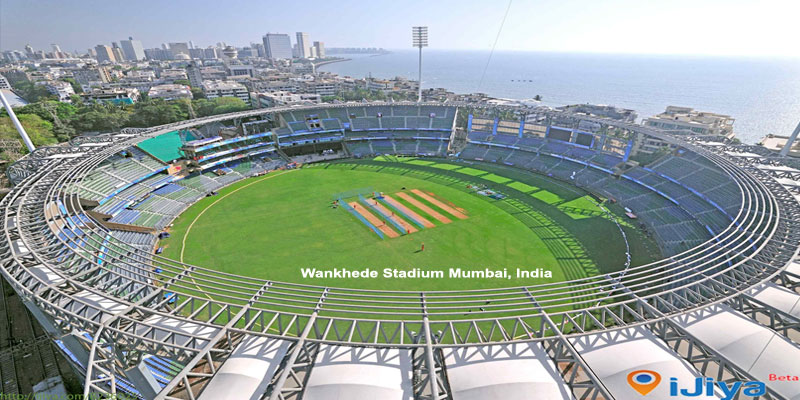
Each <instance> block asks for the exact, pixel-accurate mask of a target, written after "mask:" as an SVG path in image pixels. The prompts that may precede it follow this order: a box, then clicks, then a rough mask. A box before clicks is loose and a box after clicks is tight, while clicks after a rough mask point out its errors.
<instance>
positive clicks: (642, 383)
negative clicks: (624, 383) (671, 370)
mask: <svg viewBox="0 0 800 400" xmlns="http://www.w3.org/2000/svg"><path fill="white" fill-rule="evenodd" d="M660 382H661V375H659V374H658V372H655V371H650V370H646V369H640V370H638V371H633V372H631V373H630V374H628V384H629V385H631V387H632V388H633V389H634V390H636V391H637V392H639V394H641V395H642V396H645V395H647V394H648V393H650V392H652V391H653V389H655V388H656V386H658V384H659V383H660Z"/></svg>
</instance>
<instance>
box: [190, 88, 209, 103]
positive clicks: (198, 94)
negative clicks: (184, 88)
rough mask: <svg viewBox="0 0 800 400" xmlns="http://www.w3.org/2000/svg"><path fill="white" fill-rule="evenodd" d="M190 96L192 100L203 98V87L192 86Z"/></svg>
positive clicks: (204, 96)
mask: <svg viewBox="0 0 800 400" xmlns="http://www.w3.org/2000/svg"><path fill="white" fill-rule="evenodd" d="M192 98H193V99H194V100H199V99H205V98H206V95H205V93H203V89H202V88H198V87H193V88H192Z"/></svg>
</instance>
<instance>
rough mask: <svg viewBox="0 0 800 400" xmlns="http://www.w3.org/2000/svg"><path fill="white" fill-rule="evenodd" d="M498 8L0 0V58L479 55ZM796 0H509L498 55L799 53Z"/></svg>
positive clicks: (452, 3) (449, 1)
mask: <svg viewBox="0 0 800 400" xmlns="http://www.w3.org/2000/svg"><path fill="white" fill-rule="evenodd" d="M508 4H509V2H508V1H507V0H424V1H420V0H394V1H388V0H362V1H355V0H294V1H284V0H262V1H241V0H215V1H203V0H167V1H164V0H159V1H153V0H136V1H125V2H118V1H107V0H103V1H97V0H57V1H56V0H0V50H9V49H18V50H22V49H23V48H24V46H25V45H26V44H28V43H29V44H31V46H33V47H34V48H35V49H43V50H46V51H50V49H51V47H50V44H51V43H56V44H59V45H60V46H61V48H62V49H63V50H67V51H75V50H78V51H80V52H86V49H88V48H89V47H94V46H95V45H97V44H101V43H102V44H110V43H111V42H112V41H119V40H122V39H127V38H128V36H133V37H134V38H135V39H139V40H141V41H142V43H143V45H144V47H145V48H149V47H158V46H160V44H161V43H166V42H188V41H190V40H191V41H193V42H194V43H195V45H196V46H200V47H205V46H208V45H211V44H215V43H217V42H225V43H227V44H232V45H235V46H245V45H248V44H249V43H251V42H258V43H260V42H261V37H262V36H263V35H264V34H265V33H267V32H279V33H289V34H290V35H291V37H292V42H293V43H294V32H297V31H303V32H308V33H309V34H310V36H311V40H312V41H316V40H319V41H322V42H324V43H325V45H326V46H327V47H383V48H387V49H401V48H409V47H411V38H410V36H411V26H415V25H427V26H429V37H430V39H429V41H430V47H431V48H435V49H465V50H489V49H491V48H492V46H493V43H494V42H495V37H496V36H497V33H498V29H499V28H500V25H501V21H502V20H503V15H504V14H505V11H506V8H507V7H508ZM798 15H800V0H762V1H756V0H669V1H667V0H664V1H654V0H512V2H511V6H510V10H509V13H508V17H507V19H506V21H505V24H504V26H503V29H502V31H501V32H500V36H499V39H498V40H497V47H496V49H497V50H510V51H557V52H593V53H633V54H692V55H724V56H748V57H772V56H779V57H800V44H798V41H797V39H798V38H800V31H798V28H797V20H796V18H797V16H798Z"/></svg>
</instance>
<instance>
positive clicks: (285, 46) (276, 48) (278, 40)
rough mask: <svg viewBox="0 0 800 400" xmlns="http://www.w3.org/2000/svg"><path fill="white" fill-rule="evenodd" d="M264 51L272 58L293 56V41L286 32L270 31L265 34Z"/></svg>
mask: <svg viewBox="0 0 800 400" xmlns="http://www.w3.org/2000/svg"><path fill="white" fill-rule="evenodd" d="M263 39H264V52H265V53H266V54H267V58H269V59H271V60H282V59H291V58H292V42H291V39H289V35H287V34H285V33H268V34H266V35H264V38H263Z"/></svg>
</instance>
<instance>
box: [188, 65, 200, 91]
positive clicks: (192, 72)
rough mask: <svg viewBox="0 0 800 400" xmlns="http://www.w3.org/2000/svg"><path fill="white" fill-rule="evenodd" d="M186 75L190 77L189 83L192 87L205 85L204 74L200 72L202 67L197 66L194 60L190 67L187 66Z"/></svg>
mask: <svg viewBox="0 0 800 400" xmlns="http://www.w3.org/2000/svg"><path fill="white" fill-rule="evenodd" d="M186 76H187V77H188V78H189V85H191V86H192V87H196V88H199V87H202V86H203V74H202V73H200V67H199V66H197V63H196V62H194V61H192V63H191V64H189V66H188V67H186Z"/></svg>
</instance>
